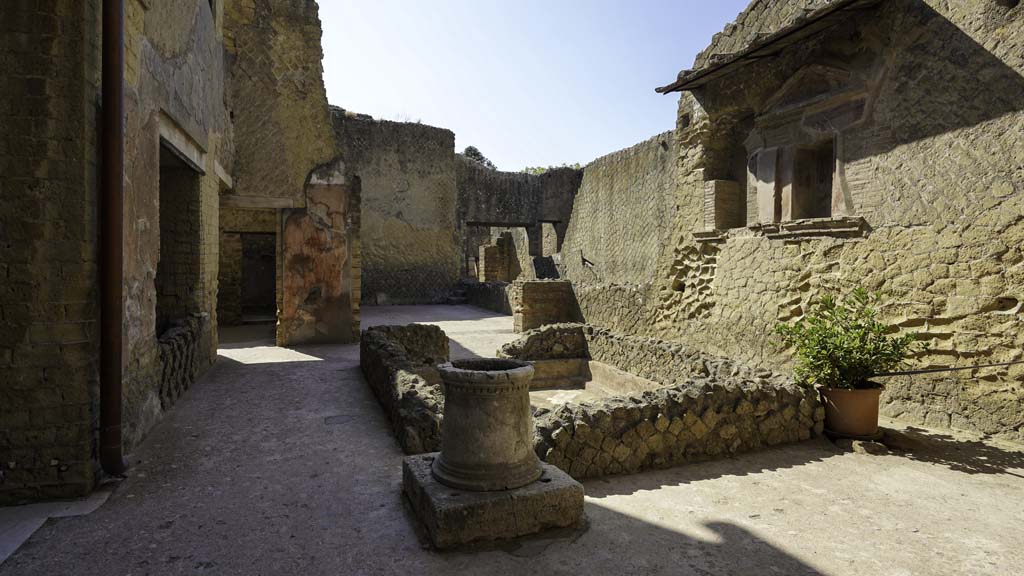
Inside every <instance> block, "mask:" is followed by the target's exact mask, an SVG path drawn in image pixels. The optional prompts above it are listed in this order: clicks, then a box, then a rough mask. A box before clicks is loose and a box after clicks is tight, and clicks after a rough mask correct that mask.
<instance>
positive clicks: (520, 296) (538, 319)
mask: <svg viewBox="0 0 1024 576" xmlns="http://www.w3.org/2000/svg"><path fill="white" fill-rule="evenodd" d="M515 290H516V292H515V301H514V304H515V307H514V309H513V314H512V323H513V327H514V328H513V329H514V330H515V331H516V332H525V331H526V330H532V329H534V328H538V327H540V326H543V325H545V324H556V323H558V322H576V321H579V320H580V319H581V316H580V311H579V308H578V307H577V305H576V295H575V294H574V293H573V288H572V283H570V282H568V281H565V280H531V281H523V282H517V283H516V289H515Z"/></svg>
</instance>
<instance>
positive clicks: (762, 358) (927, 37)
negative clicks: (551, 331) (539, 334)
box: [563, 0, 1024, 440]
mask: <svg viewBox="0 0 1024 576" xmlns="http://www.w3.org/2000/svg"><path fill="white" fill-rule="evenodd" d="M758 4H763V3H758ZM758 21H759V22H760V21H761V20H758ZM751 22H753V20H751ZM1022 22H1024V10H1022V8H1021V7H1020V6H1018V7H1016V8H1013V9H1010V8H1007V7H1005V6H1002V5H1000V4H999V3H996V2H990V3H984V4H983V5H976V4H969V5H968V4H963V3H957V4H950V3H945V2H921V1H918V0H893V1H890V2H885V3H882V4H881V5H880V7H879V8H877V9H876V10H874V11H868V12H864V13H861V14H859V15H857V16H855V17H850V18H848V19H846V21H845V22H844V23H843V25H842V26H839V27H837V28H836V29H834V30H831V31H830V36H829V37H828V38H819V39H816V40H811V41H808V42H805V43H803V44H801V45H799V46H796V47H794V48H791V49H789V50H787V51H786V52H784V53H783V54H782V56H781V57H779V58H776V59H773V60H772V61H771V62H766V63H764V64H758V65H748V66H747V67H745V68H743V69H742V70H741V71H740V72H738V73H737V74H736V75H734V76H728V77H725V78H722V79H720V80H717V81H714V82H712V83H711V84H709V85H708V86H706V87H704V88H702V89H700V90H699V91H698V92H697V93H695V94H694V95H690V94H686V95H684V96H683V98H682V99H681V101H680V108H679V122H678V126H677V131H676V139H677V141H678V143H679V157H678V174H677V187H676V194H675V203H676V206H677V210H678V216H677V217H676V223H675V229H674V230H673V231H672V234H671V238H672V241H673V246H672V249H671V251H666V253H665V254H664V255H663V256H662V257H661V258H660V259H659V261H658V264H657V266H655V267H654V268H653V270H655V282H654V284H653V285H652V286H651V287H649V288H646V289H644V288H642V287H641V288H637V289H631V288H628V287H623V286H621V285H619V286H602V285H600V284H597V283H595V282H594V281H590V280H587V279H586V278H585V277H581V276H578V275H577V276H575V277H574V278H573V280H574V281H575V282H577V286H576V294H577V297H578V298H579V300H580V306H581V308H582V310H583V312H584V316H585V317H586V318H587V321H589V322H595V323H598V324H604V325H608V326H612V327H613V328H615V329H616V330H620V331H624V332H637V333H643V334H651V335H658V336H661V337H665V338H668V339H672V340H676V341H681V342H683V343H685V344H688V345H693V346H699V347H701V348H702V349H705V350H707V351H708V352H710V353H713V354H718V355H724V356H729V357H733V358H737V359H739V360H741V361H744V362H748V363H751V364H755V365H760V366H765V367H770V368H781V367H783V366H785V365H786V364H787V357H786V355H785V353H784V351H782V350H781V349H780V346H779V343H778V340H777V338H776V337H774V336H773V335H772V329H773V327H774V326H775V325H776V324H777V323H778V322H780V321H789V320H793V319H794V318H797V317H799V316H800V315H801V314H802V313H803V312H805V311H806V310H807V309H808V305H809V303H810V301H811V300H812V299H813V298H815V297H817V296H818V295H820V294H822V293H823V292H824V291H826V290H829V291H832V290H838V291H847V290H849V289H851V288H853V287H855V286H865V287H867V288H869V289H872V290H878V291H880V292H881V293H882V296H883V307H882V314H883V319H884V320H886V321H889V322H893V323H895V324H897V325H899V326H900V327H901V328H903V329H906V330H915V331H919V332H921V333H922V336H923V338H924V339H925V340H927V341H928V342H929V343H930V344H931V346H932V351H931V352H930V353H929V354H927V355H925V356H923V357H921V358H920V359H919V360H918V362H917V366H920V367H928V366H951V365H956V366H962V365H970V364H976V363H985V362H1004V361H1011V360H1017V359H1020V358H1022V355H1024V352H1022V343H1024V329H1022V328H1021V327H1022V326H1024V324H1022V323H1021V320H1022V306H1021V300H1022V299H1024V252H1022V249H1021V240H1022V234H1024V194H1022V193H1024V170H1022V169H1021V166H1022V165H1024V140H1022V139H1024V113H1022V110H1024V79H1022V74H1024V50H1022V46H1024V26H1022ZM730 29H731V30H732V31H733V32H734V33H738V34H745V32H740V31H738V30H737V29H736V28H735V27H732V28H730ZM758 30H760V31H762V32H763V31H765V30H761V29H760V28H758ZM723 41H724V40H722V39H720V40H719V42H718V43H719V44H721V43H722V42H723ZM722 45H724V44H722ZM850 54H855V55H856V56H855V57H851V56H849V55H850ZM837 61H838V62H845V63H847V64H846V65H847V66H850V68H851V69H852V72H851V73H850V74H849V76H844V75H843V74H842V73H839V76H840V77H848V78H850V79H851V81H853V82H859V83H860V84H858V85H857V87H856V93H857V94H858V96H857V98H863V99H865V100H866V102H867V105H866V106H864V107H863V108H859V109H857V110H858V111H857V113H856V114H854V116H853V118H854V120H855V121H854V122H852V123H851V122H849V121H843V120H842V119H841V118H839V117H833V118H832V120H833V121H839V122H840V123H839V124H838V125H837V126H838V128H836V132H837V134H838V136H836V138H837V140H836V142H837V149H836V156H837V162H836V176H835V178H836V186H837V189H838V190H839V191H840V192H841V196H840V197H841V198H842V199H843V200H844V203H843V204H841V205H840V206H839V209H840V213H839V216H840V218H837V219H833V220H830V221H828V222H825V223H815V222H803V223H795V224H792V225H791V224H785V223H784V224H783V225H777V226H776V225H772V226H758V225H753V226H748V227H743V228H734V229H731V230H728V231H718V232H716V231H708V228H709V226H708V225H707V222H706V221H705V202H704V200H705V194H706V183H707V181H711V180H720V179H725V180H738V181H742V179H743V178H744V177H745V176H744V175H743V174H742V171H743V169H744V168H745V167H744V166H739V167H738V169H737V165H736V158H737V156H739V158H740V160H741V161H742V160H743V159H744V158H745V153H744V152H743V151H742V146H743V140H744V139H745V138H747V135H748V131H749V130H750V128H751V124H750V123H749V121H747V120H745V118H747V117H749V116H751V115H756V114H760V113H763V112H764V111H765V110H766V109H768V108H770V107H772V106H774V105H777V104H779V103H780V101H781V103H782V104H787V99H793V100H799V98H800V97H802V96H807V94H801V90H804V89H807V90H809V91H810V92H809V96H810V97H814V96H817V95H820V94H821V92H822V91H823V90H828V89H829V87H828V85H827V83H826V84H824V85H820V84H819V85H814V84H804V85H801V84H800V82H802V80H801V81H798V82H797V84H796V85H795V86H794V84H793V83H790V84H787V81H789V80H791V79H793V78H804V79H807V78H812V77H813V74H811V75H807V74H806V73H805V72H801V71H802V70H805V69H806V66H808V65H809V64H814V63H827V64H828V65H831V64H832V63H835V62H837ZM830 74H832V73H831V72H830ZM822 86H824V88H822ZM842 89H845V88H842V87H840V90H842ZM815 90H817V92H815ZM790 110H793V109H790ZM797 110H799V109H797ZM858 114H859V116H858ZM794 118H795V120H794V121H796V122H803V123H804V125H805V126H806V125H809V124H808V123H811V124H813V122H814V121H815V120H816V117H815V116H814V115H813V114H810V113H808V114H806V115H804V116H799V115H795V116H794ZM765 137H766V138H768V137H770V136H765ZM749 193H756V190H754V191H751V190H748V194H749ZM563 256H565V254H563ZM649 274H650V273H649V272H648V275H649ZM1022 380H1024V369H1022V368H1021V367H1019V366H1018V367H1012V368H1008V369H1007V368H1001V369H984V370H979V371H976V372H960V373H954V374H947V375H939V376H934V377H926V376H918V377H914V379H913V380H899V379H895V380H894V379H890V380H889V381H888V383H889V389H888V391H887V393H886V395H885V397H884V407H883V410H884V412H886V413H888V414H890V415H893V416H897V417H899V418H901V419H904V420H907V421H911V422H917V423H924V424H929V425H935V426H940V427H957V428H966V429H973V430H979V431H982V432H985V433H989V434H1000V435H1003V436H1006V437H1009V438H1015V439H1018V440H1020V439H1022V438H1024V435H1022V434H1024V433H1022V431H1021V430H1022V427H1024V382H1022Z"/></svg>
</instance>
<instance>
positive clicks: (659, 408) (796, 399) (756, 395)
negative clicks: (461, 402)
mask: <svg viewBox="0 0 1024 576" xmlns="http://www.w3.org/2000/svg"><path fill="white" fill-rule="evenodd" d="M499 356H501V357H504V358H516V359H520V360H531V361H540V362H543V361H552V360H559V359H577V358H585V359H589V360H593V361H597V362H601V363H603V364H606V365H610V366H613V367H614V368H617V369H619V370H622V371H624V372H628V373H629V374H631V375H633V376H639V377H640V378H645V379H648V380H652V381H654V382H658V383H661V384H664V387H663V388H659V389H656V390H653V391H647V392H643V393H641V394H629V395H622V396H616V397H611V398H608V399H599V400H594V401H590V402H587V403H581V404H577V403H568V404H565V405H563V406H560V407H558V408H556V409H555V410H554V411H547V410H538V411H537V413H536V414H535V417H536V427H537V437H536V442H537V443H536V446H535V448H536V450H537V455H538V456H540V457H541V458H542V459H543V460H545V461H546V462H548V463H549V464H554V465H556V466H558V467H559V468H561V469H563V470H565V471H566V472H568V473H569V474H571V475H572V476H573V477H574V478H588V477H594V476H605V475H608V474H620V473H626V474H630V473H634V472H638V471H641V470H644V469H648V468H664V467H669V466H675V465H678V464H683V463H686V462H693V461H698V460H706V459H710V458H714V457H721V456H724V455H728V454H735V453H738V452H745V451H750V450H757V449H760V448H764V447H767V446H773V445H776V444H781V443H783V442H795V441H798V440H806V439H808V438H810V437H812V436H815V435H820V434H821V433H822V430H823V422H824V417H825V413H824V408H822V407H821V405H820V402H819V401H818V395H817V392H816V391H814V390H812V389H808V388H804V387H801V386H797V385H795V384H794V383H793V382H792V380H791V379H790V378H788V377H786V376H784V375H782V374H778V373H773V372H770V371H768V370H763V369H760V370H759V369H755V368H750V367H747V366H744V365H741V364H738V363H736V362H734V361H732V360H730V359H727V358H721V357H715V356H711V355H709V354H705V353H703V352H701V351H699V350H691V349H687V348H685V347H683V346H682V345H680V344H679V343H676V342H667V341H663V340H656V339H647V338H640V337H635V336H625V335H621V334H615V333H614V332H612V331H610V330H608V329H606V328H600V327H596V326H589V325H581V324H554V325H549V326H545V327H543V328H540V329H537V330H531V331H529V332H526V333H525V334H523V335H522V336H521V337H520V338H519V339H518V340H516V341H514V342H511V343H509V344H506V345H505V346H503V347H502V349H501V352H500V354H499Z"/></svg>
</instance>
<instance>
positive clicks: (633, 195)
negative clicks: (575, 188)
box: [562, 132, 676, 284]
mask: <svg viewBox="0 0 1024 576" xmlns="http://www.w3.org/2000/svg"><path fill="white" fill-rule="evenodd" d="M675 165H676V148H675V138H674V136H673V134H672V133H671V132H665V133H663V134H659V135H657V136H654V137H653V138H650V139H648V140H646V141H644V142H641V143H639V144H637V145H635V146H633V147H631V148H627V149H625V150H620V151H618V152H614V153H612V154H609V155H607V156H603V157H601V158H598V159H597V160H594V161H593V162H591V163H590V164H588V165H587V166H586V168H585V169H584V171H583V182H582V184H581V185H580V188H579V192H578V193H577V194H576V200H575V202H574V204H573V207H572V219H571V220H570V221H569V226H568V230H567V231H566V234H565V242H564V244H563V245H562V266H563V268H564V274H565V276H566V277H571V278H572V279H574V280H576V279H579V280H581V281H582V280H585V281H586V283H599V284H611V283H632V284H644V283H647V282H652V281H654V279H655V274H656V271H657V270H658V259H659V257H660V256H661V255H662V254H663V253H664V252H665V251H666V250H667V249H668V247H669V246H670V245H671V235H672V222H673V217H674V216H673V215H674V214H675V212H676V206H675V202H674V198H673V195H672V187H673V186H672V184H673V182H674V171H675V169H676V168H675ZM584 259H586V263H584Z"/></svg>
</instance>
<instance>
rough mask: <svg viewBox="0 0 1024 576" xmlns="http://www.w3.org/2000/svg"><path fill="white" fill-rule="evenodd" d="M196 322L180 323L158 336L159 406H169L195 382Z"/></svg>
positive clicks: (164, 408)
mask: <svg viewBox="0 0 1024 576" xmlns="http://www.w3.org/2000/svg"><path fill="white" fill-rule="evenodd" d="M199 332H200V325H199V323H198V322H196V321H194V320H193V321H191V322H183V323H181V324H178V325H176V326H173V327H171V328H170V329H168V330H166V331H165V332H163V333H162V334H161V335H160V338H159V339H158V342H159V346H160V364H161V365H162V368H163V370H162V371H161V373H160V407H161V408H162V409H163V410H168V409H170V407H171V406H173V405H174V403H175V402H177V400H178V397H179V396H181V395H182V394H184V393H185V391H186V390H188V389H189V388H191V387H192V384H193V383H195V380H196V375H197V374H198V372H199V368H200V366H199V358H198V354H197V352H198V344H199Z"/></svg>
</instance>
